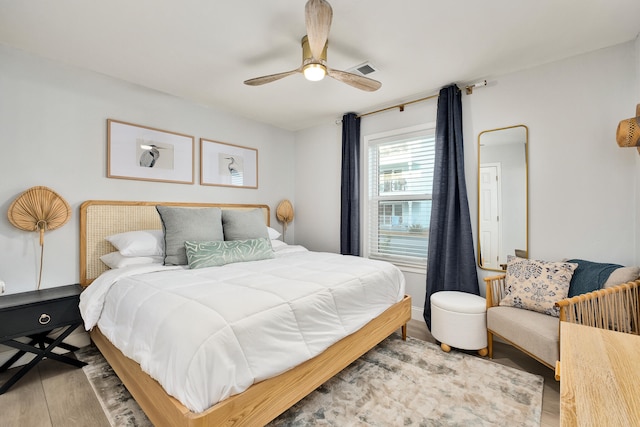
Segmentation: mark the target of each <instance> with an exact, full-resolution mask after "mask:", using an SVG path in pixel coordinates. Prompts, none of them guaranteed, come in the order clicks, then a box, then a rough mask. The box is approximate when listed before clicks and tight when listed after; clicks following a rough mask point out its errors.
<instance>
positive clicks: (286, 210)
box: [276, 199, 293, 241]
mask: <svg viewBox="0 0 640 427" xmlns="http://www.w3.org/2000/svg"><path fill="white" fill-rule="evenodd" d="M276 218H278V221H280V222H281V223H282V241H284V235H285V233H286V231H287V225H288V224H289V223H290V222H291V221H293V205H292V204H291V202H290V201H289V200H287V199H284V200H283V201H281V202H280V203H279V204H278V207H277V208H276Z"/></svg>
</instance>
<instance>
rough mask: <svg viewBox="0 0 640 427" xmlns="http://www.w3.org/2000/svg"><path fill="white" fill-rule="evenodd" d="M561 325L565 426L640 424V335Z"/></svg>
mask: <svg viewBox="0 0 640 427" xmlns="http://www.w3.org/2000/svg"><path fill="white" fill-rule="evenodd" d="M560 323H561V324H560V337H561V338H560V363H559V365H558V367H557V369H558V370H559V372H556V374H559V376H560V425H561V426H562V427H568V426H594V427H595V426H598V427H600V426H640V336H638V335H632V334H624V333H621V332H614V331H607V330H604V329H597V328H592V327H589V326H583V325H577V324H574V323H568V322H560Z"/></svg>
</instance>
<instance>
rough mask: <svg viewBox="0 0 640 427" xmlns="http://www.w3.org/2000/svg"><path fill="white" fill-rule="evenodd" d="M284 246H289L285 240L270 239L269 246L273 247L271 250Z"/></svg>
mask: <svg viewBox="0 0 640 427" xmlns="http://www.w3.org/2000/svg"><path fill="white" fill-rule="evenodd" d="M284 246H289V245H287V244H286V243H285V242H283V241H282V240H272V241H271V247H272V248H273V250H276V249H279V248H282V247H284Z"/></svg>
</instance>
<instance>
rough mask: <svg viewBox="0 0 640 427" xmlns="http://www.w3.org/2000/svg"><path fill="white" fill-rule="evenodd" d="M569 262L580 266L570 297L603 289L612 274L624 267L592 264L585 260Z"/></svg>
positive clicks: (575, 272)
mask: <svg viewBox="0 0 640 427" xmlns="http://www.w3.org/2000/svg"><path fill="white" fill-rule="evenodd" d="M567 262H570V263H575V264H578V268H576V269H575V271H574V272H573V276H572V277H571V283H570V284H569V295H568V296H569V297H573V296H576V295H580V294H585V293H587V292H592V291H597V290H598V289H601V288H602V286H603V285H604V284H605V282H606V281H607V279H608V278H609V276H610V275H611V273H613V271H614V270H616V269H618V268H620V267H622V266H621V265H618V264H606V263H600V262H591V261H585V260H583V259H570V260H569V261H567Z"/></svg>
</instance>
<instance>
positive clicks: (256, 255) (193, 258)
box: [184, 238, 274, 268]
mask: <svg viewBox="0 0 640 427" xmlns="http://www.w3.org/2000/svg"><path fill="white" fill-rule="evenodd" d="M184 247H185V249H186V252H187V259H188V260H189V267H190V268H204V267H216V266H220V265H225V264H230V263H232V262H243V261H258V260H261V259H270V258H273V257H274V252H273V248H272V247H271V242H270V241H269V239H267V238H260V239H249V240H220V241H213V242H194V241H186V242H185V243H184Z"/></svg>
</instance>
